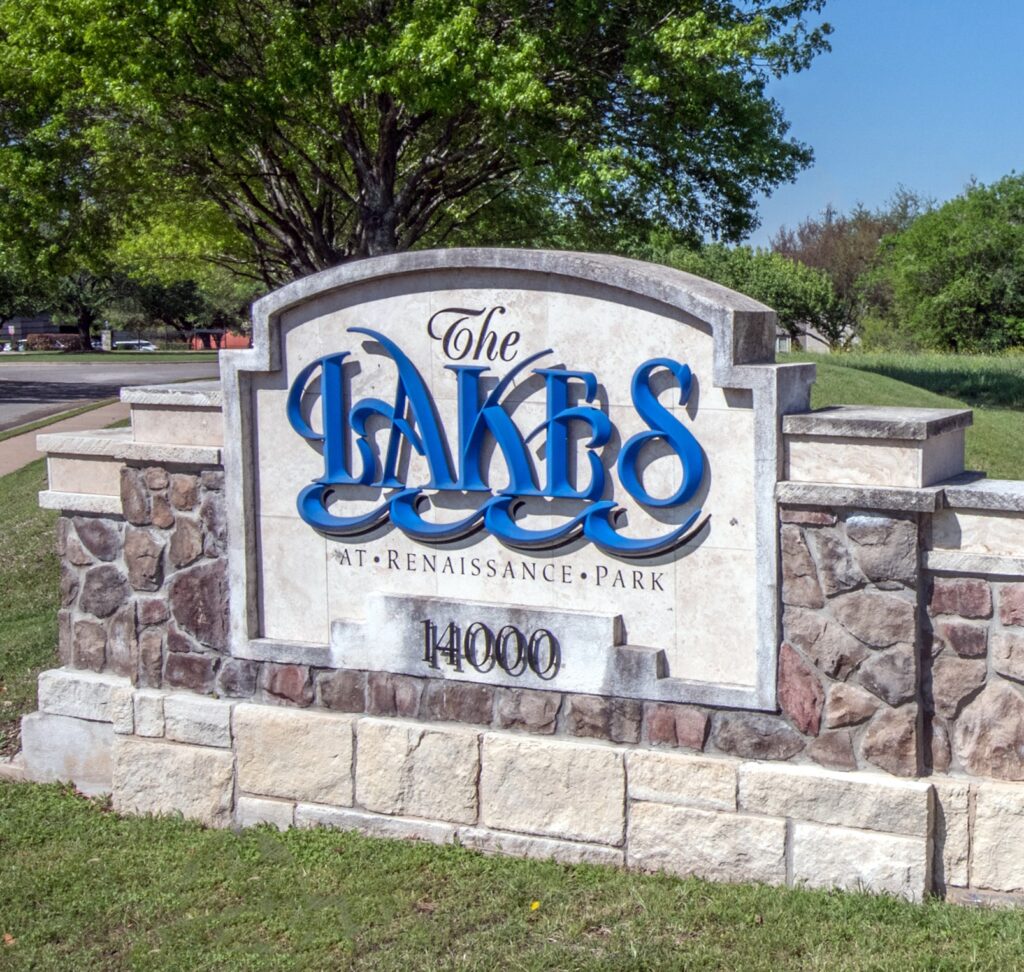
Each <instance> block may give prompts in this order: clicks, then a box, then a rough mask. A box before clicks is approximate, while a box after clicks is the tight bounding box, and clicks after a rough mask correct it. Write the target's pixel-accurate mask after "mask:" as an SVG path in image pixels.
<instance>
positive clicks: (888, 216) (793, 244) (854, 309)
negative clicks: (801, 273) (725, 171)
mask: <svg viewBox="0 0 1024 972" xmlns="http://www.w3.org/2000/svg"><path fill="white" fill-rule="evenodd" d="M932 205H933V204H932V202H931V201H930V200H928V199H924V198H922V197H921V196H918V195H917V194H916V193H914V192H911V191H910V190H909V189H906V188H904V187H903V186H900V187H899V188H897V190H896V192H895V193H894V194H893V196H892V198H891V199H890V200H889V202H888V203H886V205H884V206H882V207H880V208H879V209H877V210H871V209H868V208H867V207H866V206H863V205H860V204H858V205H856V206H855V207H854V208H853V210H852V211H851V212H850V213H848V214H845V213H840V212H839V211H838V210H836V209H835V208H834V207H832V206H826V207H825V209H824V211H823V212H822V213H821V215H820V216H817V217H809V218H808V219H805V220H803V221H802V222H801V223H799V224H798V225H797V226H796V228H795V229H790V228H789V227H782V228H781V229H780V230H779V231H778V232H777V233H776V234H775V236H773V237H772V241H771V248H772V250H773V251H774V252H776V253H781V254H782V255H783V256H786V257H789V258H790V259H791V260H797V261H799V262H800V263H802V264H805V265H806V266H808V267H814V268H815V269H817V270H822V271H824V272H825V273H826V274H828V277H829V280H831V282H832V289H833V290H834V292H835V302H834V304H833V306H832V313H831V315H830V317H831V320H832V326H833V329H834V330H835V331H836V332H838V333H840V334H841V335H842V336H843V337H844V339H845V340H846V342H849V341H850V340H852V338H853V337H854V336H859V337H861V338H862V339H872V340H877V338H876V334H877V328H873V327H872V324H873V323H874V322H873V321H872V320H871V317H870V315H866V314H865V307H866V305H867V304H869V303H871V304H873V305H875V307H876V309H877V307H878V306H879V305H880V304H881V303H884V299H885V292H884V290H883V289H879V288H878V287H877V286H876V287H871V286H870V285H868V280H869V278H868V276H867V275H868V273H869V271H871V270H872V269H873V268H874V267H875V266H876V264H877V261H878V253H879V243H880V241H881V240H882V239H883V238H884V237H885V236H888V235H890V234H893V233H898V232H901V231H902V230H904V229H906V228H907V227H908V226H909V225H910V224H911V223H912V222H913V221H914V220H915V219H916V218H917V217H918V216H919V215H921V214H922V213H924V212H927V211H929V210H930V209H931V208H932ZM874 320H875V321H877V317H875V319H874ZM865 332H867V334H865Z"/></svg>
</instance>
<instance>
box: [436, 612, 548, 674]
mask: <svg viewBox="0 0 1024 972" xmlns="http://www.w3.org/2000/svg"><path fill="white" fill-rule="evenodd" d="M420 623H421V624H422V625H423V661H424V662H426V663H427V664H428V665H429V666H430V667H431V668H439V667H440V665H441V662H442V661H444V663H445V664H446V665H448V666H449V667H450V668H454V669H455V670H456V671H459V672H461V671H465V670H466V667H468V668H471V669H473V670H474V671H477V672H479V673H480V674H481V675H486V674H487V673H488V672H491V671H493V670H494V669H495V668H498V669H499V670H500V671H502V672H504V673H505V674H506V675H511V676H513V677H514V678H515V677H519V676H520V675H523V674H525V673H526V672H528V671H529V672H532V673H533V674H534V675H536V676H537V678H541V679H544V681H550V680H551V679H553V678H554V677H555V676H556V675H557V674H558V670H559V668H560V667H561V664H562V657H561V648H560V646H559V643H558V639H557V638H556V637H555V636H554V635H553V634H552V633H551V632H550V631H548V629H547V628H537V630H536V631H534V632H533V633H532V634H530V635H527V634H526V633H525V632H523V631H522V630H520V629H519V628H517V627H516V626H515V625H514V624H506V625H505V626H504V627H502V628H499V629H498V630H497V631H492V630H491V629H490V628H489V627H488V626H487V625H486V624H484V623H483V622H482V621H474V622H472V623H471V624H469V625H467V626H466V627H465V629H462V628H460V627H459V625H457V624H456V623H455V622H454V621H449V622H448V624H447V626H446V627H444V628H443V629H439V628H438V626H437V625H436V624H435V623H434V622H433V621H422V622H420Z"/></svg>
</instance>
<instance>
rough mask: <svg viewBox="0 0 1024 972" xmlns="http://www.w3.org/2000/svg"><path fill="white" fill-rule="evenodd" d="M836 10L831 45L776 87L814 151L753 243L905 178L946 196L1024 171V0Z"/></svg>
mask: <svg viewBox="0 0 1024 972" xmlns="http://www.w3.org/2000/svg"><path fill="white" fill-rule="evenodd" d="M825 19H826V20H828V22H829V23H831V24H832V25H833V27H834V28H835V33H834V34H833V35H832V52H831V53H830V54H823V55H822V56H821V57H819V58H818V59H817V60H816V61H815V62H814V63H813V65H812V66H811V68H810V69H809V70H808V71H804V72H802V73H800V74H796V75H792V76H790V77H787V78H783V79H782V80H781V81H777V82H774V83H773V84H772V86H771V88H770V94H771V95H772V97H774V98H775V100H776V101H778V102H779V104H780V105H782V107H783V110H784V113H785V115H786V117H787V119H788V120H789V121H790V123H791V126H792V128H791V132H790V134H791V135H793V136H794V137H795V138H797V139H799V140H800V141H802V142H805V143H807V144H809V145H810V146H811V147H812V148H813V149H814V154H815V162H814V164H813V166H812V167H811V168H810V169H807V170H805V171H804V172H803V173H802V174H801V175H799V176H798V177H797V180H796V182H795V183H793V184H791V185H785V186H782V187H780V188H779V189H777V190H776V191H775V193H774V194H773V195H772V197H771V198H769V199H765V200H763V201H762V203H761V205H760V209H759V211H760V216H761V227H760V229H758V230H757V231H756V232H755V233H754V235H753V236H752V237H751V238H750V240H749V241H748V242H750V243H753V244H755V245H767V244H768V241H769V239H770V237H771V235H772V234H773V233H774V232H775V231H776V230H777V229H778V228H779V226H781V225H791V226H792V225H795V224H796V223H798V222H799V221H800V220H801V219H803V218H804V217H805V216H808V215H812V214H815V213H817V212H819V211H820V210H821V209H823V208H824V207H825V206H826V205H827V204H828V203H829V202H831V203H834V204H835V205H836V206H837V207H838V208H839V209H841V210H848V209H849V208H850V207H852V206H853V205H854V204H855V203H857V202H863V203H864V204H865V205H867V206H869V207H872V208H874V207H875V206H878V205H881V204H882V203H884V202H885V201H886V200H887V199H888V198H889V196H890V195H891V194H892V191H893V189H895V188H896V186H897V185H898V184H900V183H902V184H903V185H905V186H906V187H907V188H908V189H913V190H915V191H917V192H919V193H921V194H923V195H926V196H932V197H934V198H935V199H936V200H938V201H939V202H942V201H944V200H946V199H949V198H951V197H953V196H955V195H958V194H959V193H960V192H961V191H962V190H963V187H964V185H965V183H966V182H967V180H968V179H970V177H971V176H976V177H977V178H978V179H979V180H981V181H982V182H992V181H994V180H995V179H998V178H999V177H1000V176H1003V175H1007V174H1008V173H1009V172H1011V171H1013V170H1017V171H1018V172H1022V171H1024V0H830V2H829V3H828V5H827V6H826V12H825Z"/></svg>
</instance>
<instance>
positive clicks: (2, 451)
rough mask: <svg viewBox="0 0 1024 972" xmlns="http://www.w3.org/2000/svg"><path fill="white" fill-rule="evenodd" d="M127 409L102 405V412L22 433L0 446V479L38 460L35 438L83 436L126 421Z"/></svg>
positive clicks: (121, 405)
mask: <svg viewBox="0 0 1024 972" xmlns="http://www.w3.org/2000/svg"><path fill="white" fill-rule="evenodd" d="M129 408H130V407H129V405H128V403H127V402H114V403H112V404H110V405H104V406H103V407H102V408H95V409H93V410H92V411H91V412H83V413H82V414H81V415H75V416H73V417H72V418H68V419H63V420H61V421H60V422H54V423H53V424H52V425H47V426H44V427H43V428H41V429H36V430H35V431H34V432H26V433H25V434H24V435H16V436H14V437H13V438H10V439H7V440H6V441H5V442H0V476H6V475H7V474H8V473H12V472H14V471H15V470H18V469H21V467H22V466H27V465H28V464H29V463H30V462H32V461H33V460H34V459H39V458H41V457H42V453H41V452H37V451H36V436H37V435H42V434H43V433H50V432H84V431H86V430H88V429H102V428H104V427H106V426H108V425H111V424H112V423H114V422H119V421H121V420H122V419H126V418H128V412H129Z"/></svg>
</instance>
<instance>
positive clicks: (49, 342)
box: [25, 334, 90, 351]
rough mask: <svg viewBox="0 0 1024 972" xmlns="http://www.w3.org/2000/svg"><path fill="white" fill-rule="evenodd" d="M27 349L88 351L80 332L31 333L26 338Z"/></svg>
mask: <svg viewBox="0 0 1024 972" xmlns="http://www.w3.org/2000/svg"><path fill="white" fill-rule="evenodd" d="M25 349H26V350H27V351H88V350H90V349H89V347H87V346H86V343H85V340H84V339H83V338H82V336H81V335H80V334H30V335H29V336H28V337H27V338H26V339H25Z"/></svg>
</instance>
